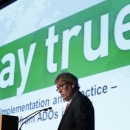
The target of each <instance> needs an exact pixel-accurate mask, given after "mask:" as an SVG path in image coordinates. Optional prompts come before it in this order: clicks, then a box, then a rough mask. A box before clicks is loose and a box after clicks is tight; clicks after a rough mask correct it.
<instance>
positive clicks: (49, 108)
mask: <svg viewBox="0 0 130 130" xmlns="http://www.w3.org/2000/svg"><path fill="white" fill-rule="evenodd" d="M51 109H52V107H48V108H44V109H41V110H38V111H35V112H33V113H31V114H30V115H28V116H26V117H25V118H27V117H29V116H31V115H33V114H34V115H33V116H31V117H30V118H28V119H27V120H26V121H24V122H23V123H22V124H21V126H20V128H19V130H21V128H22V126H23V124H24V123H26V122H27V121H28V120H30V119H31V118H33V117H34V116H36V115H37V114H38V113H40V112H41V111H48V110H51ZM35 113H36V114H35ZM25 118H23V119H21V120H20V121H18V122H21V121H22V120H24V119H25Z"/></svg>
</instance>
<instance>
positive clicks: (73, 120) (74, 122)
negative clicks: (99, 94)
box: [58, 92, 95, 130]
mask: <svg viewBox="0 0 130 130" xmlns="http://www.w3.org/2000/svg"><path fill="white" fill-rule="evenodd" d="M94 129H95V128H94V108H93V105H92V103H91V101H90V100H89V99H88V98H87V97H86V96H84V95H83V94H82V93H81V92H78V93H77V94H76V95H75V97H74V98H73V99H72V101H71V103H70V105H69V107H68V108H67V110H66V111H65V113H64V115H63V117H62V119H61V122H60V124H59V127H58V130H94Z"/></svg>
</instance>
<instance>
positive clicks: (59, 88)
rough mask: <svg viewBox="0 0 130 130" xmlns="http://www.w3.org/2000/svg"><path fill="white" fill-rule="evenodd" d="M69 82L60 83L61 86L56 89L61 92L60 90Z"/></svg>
mask: <svg viewBox="0 0 130 130" xmlns="http://www.w3.org/2000/svg"><path fill="white" fill-rule="evenodd" d="M67 83H68V82H65V83H64V84H60V85H59V87H57V89H56V91H57V92H59V90H62V89H63V86H64V85H66V84H67Z"/></svg>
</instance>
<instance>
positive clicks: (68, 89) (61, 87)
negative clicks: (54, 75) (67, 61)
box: [56, 80, 74, 101]
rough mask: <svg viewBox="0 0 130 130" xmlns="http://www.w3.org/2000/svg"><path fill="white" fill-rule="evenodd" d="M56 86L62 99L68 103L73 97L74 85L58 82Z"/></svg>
mask: <svg viewBox="0 0 130 130" xmlns="http://www.w3.org/2000/svg"><path fill="white" fill-rule="evenodd" d="M56 85H57V89H58V92H59V93H60V95H61V96H62V98H63V99H64V100H66V101H69V100H70V99H71V98H72V96H73V92H74V84H70V83H67V82H65V81H63V80H58V81H57V82H56Z"/></svg>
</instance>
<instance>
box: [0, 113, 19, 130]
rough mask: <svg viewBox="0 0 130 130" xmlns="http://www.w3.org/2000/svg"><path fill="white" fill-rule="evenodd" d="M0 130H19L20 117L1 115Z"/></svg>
mask: <svg viewBox="0 0 130 130" xmlns="http://www.w3.org/2000/svg"><path fill="white" fill-rule="evenodd" d="M0 130H18V117H17V116H10V115H0Z"/></svg>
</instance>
